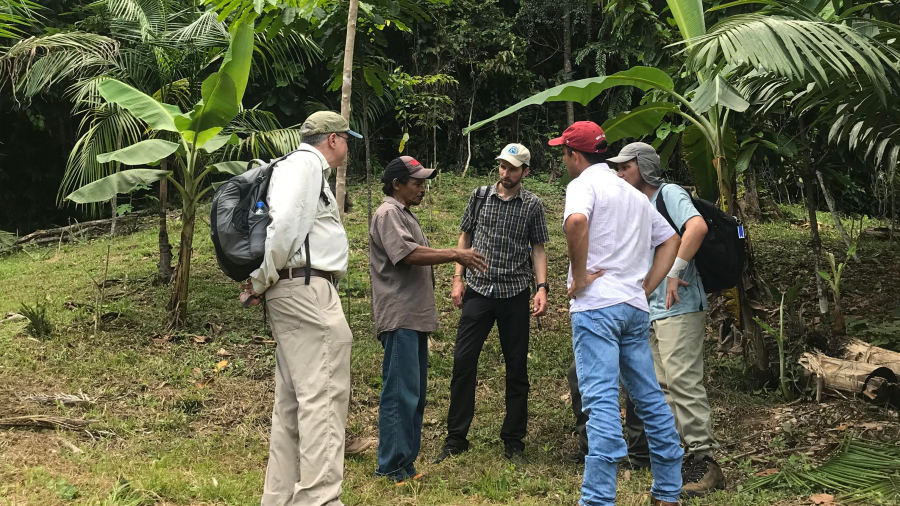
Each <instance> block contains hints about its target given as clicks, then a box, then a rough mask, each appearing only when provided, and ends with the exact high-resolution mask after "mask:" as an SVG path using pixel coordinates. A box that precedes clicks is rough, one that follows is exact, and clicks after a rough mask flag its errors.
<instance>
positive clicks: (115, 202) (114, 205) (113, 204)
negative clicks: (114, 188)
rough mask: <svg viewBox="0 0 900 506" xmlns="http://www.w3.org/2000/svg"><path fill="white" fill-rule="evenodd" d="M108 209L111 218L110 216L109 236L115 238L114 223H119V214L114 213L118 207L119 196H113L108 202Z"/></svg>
mask: <svg viewBox="0 0 900 506" xmlns="http://www.w3.org/2000/svg"><path fill="white" fill-rule="evenodd" d="M109 205H110V207H112V216H110V218H111V219H110V222H109V235H111V236H113V237H115V236H116V222H117V221H119V213H118V212H116V211H117V208H118V207H119V195H118V194H116V195H113V197H112V199H110V201H109Z"/></svg>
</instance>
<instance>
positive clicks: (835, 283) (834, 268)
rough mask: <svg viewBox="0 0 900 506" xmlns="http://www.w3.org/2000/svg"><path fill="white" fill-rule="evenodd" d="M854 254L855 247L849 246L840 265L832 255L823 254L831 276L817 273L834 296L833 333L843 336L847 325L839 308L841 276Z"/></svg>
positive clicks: (841, 308) (823, 272) (824, 272)
mask: <svg viewBox="0 0 900 506" xmlns="http://www.w3.org/2000/svg"><path fill="white" fill-rule="evenodd" d="M855 254H856V245H855V244H854V245H853V246H850V249H849V250H848V251H847V259H846V260H844V261H843V262H841V263H839V264H838V263H837V262H836V261H835V259H834V253H832V252H830V251H826V252H825V258H827V259H828V264H829V265H830V266H831V274H829V273H828V272H826V271H818V274H819V277H821V278H822V279H824V280H825V282H826V283H828V286H829V288H831V293H833V294H834V333H835V334H837V335H841V336H842V335H844V334H846V333H847V323H846V322H845V321H844V309H843V307H842V306H841V276H842V275H843V273H844V266H846V265H847V262H848V261H850V257H852V256H853V255H855Z"/></svg>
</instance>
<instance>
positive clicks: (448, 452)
mask: <svg viewBox="0 0 900 506" xmlns="http://www.w3.org/2000/svg"><path fill="white" fill-rule="evenodd" d="M463 451H465V450H460V449H459V448H456V447H455V446H448V445H444V448H443V449H441V453H440V454H438V456H437V457H435V458H434V459H433V460H432V461H431V463H432V464H440V463H441V462H443V461H445V460H447V457H450V456H452V455H459V454H460V453H462V452H463Z"/></svg>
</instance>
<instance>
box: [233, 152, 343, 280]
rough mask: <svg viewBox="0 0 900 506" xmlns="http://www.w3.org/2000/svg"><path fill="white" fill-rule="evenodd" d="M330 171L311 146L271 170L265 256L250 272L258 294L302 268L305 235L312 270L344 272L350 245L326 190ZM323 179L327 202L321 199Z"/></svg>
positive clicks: (337, 273) (339, 274)
mask: <svg viewBox="0 0 900 506" xmlns="http://www.w3.org/2000/svg"><path fill="white" fill-rule="evenodd" d="M330 173H331V169H330V168H328V161H327V160H326V159H325V157H324V156H323V155H322V153H320V152H319V150H318V149H316V148H315V147H313V146H310V145H309V144H301V145H300V147H299V148H298V149H297V151H295V152H293V153H291V155H290V156H288V157H287V158H285V159H284V160H282V161H281V162H280V163H279V164H278V165H276V166H275V170H274V171H273V172H272V180H271V181H270V182H269V196H268V198H267V203H268V205H269V216H271V217H272V222H271V223H270V224H269V227H268V229H266V246H265V256H264V257H263V262H262V265H260V266H259V269H257V270H255V271H253V272H252V273H251V274H250V280H251V282H252V283H253V289H254V290H255V291H256V293H263V292H265V291H266V290H267V289H268V288H270V287H271V286H272V285H274V284H275V283H277V282H278V271H279V270H281V269H284V268H287V267H303V266H305V265H306V250H305V249H304V247H303V242H304V241H305V240H306V236H307V234H308V235H309V256H310V257H312V261H311V262H310V267H312V268H313V269H318V270H320V271H325V272H330V273H332V274H334V276H335V277H336V278H337V279H341V278H343V277H344V274H346V273H347V262H348V260H349V259H350V247H349V244H348V242H347V234H346V232H344V226H343V225H342V224H341V215H340V214H339V213H338V208H337V203H336V200H335V198H334V195H332V194H331V188H329V186H328V181H327V179H328V176H329V174H330ZM323 177H324V178H325V180H326V181H325V188H324V192H325V195H326V197H327V202H325V201H323V199H322V198H320V190H322V178H323Z"/></svg>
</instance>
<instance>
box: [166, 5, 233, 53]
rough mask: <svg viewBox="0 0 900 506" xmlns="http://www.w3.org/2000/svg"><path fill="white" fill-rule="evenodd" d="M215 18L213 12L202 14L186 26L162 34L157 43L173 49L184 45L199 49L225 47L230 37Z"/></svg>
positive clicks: (222, 23)
mask: <svg viewBox="0 0 900 506" xmlns="http://www.w3.org/2000/svg"><path fill="white" fill-rule="evenodd" d="M217 18H218V16H216V13H215V12H212V11H209V12H204V13H202V14H200V15H199V16H198V17H197V18H196V19H194V20H192V21H191V22H190V23H188V24H187V25H185V26H182V27H180V28H178V29H176V30H172V31H169V32H165V33H164V34H162V36H161V37H160V40H159V43H160V44H163V45H173V46H175V47H184V44H185V43H189V44H191V45H195V46H200V47H227V46H228V42H229V41H230V40H231V35H230V34H229V33H228V27H227V25H226V24H225V23H224V22H219V21H218V19H217Z"/></svg>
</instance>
